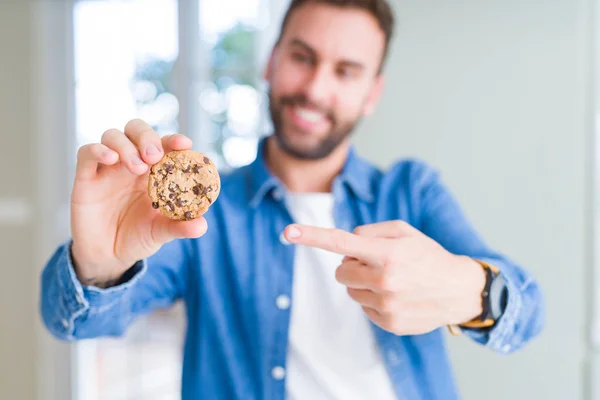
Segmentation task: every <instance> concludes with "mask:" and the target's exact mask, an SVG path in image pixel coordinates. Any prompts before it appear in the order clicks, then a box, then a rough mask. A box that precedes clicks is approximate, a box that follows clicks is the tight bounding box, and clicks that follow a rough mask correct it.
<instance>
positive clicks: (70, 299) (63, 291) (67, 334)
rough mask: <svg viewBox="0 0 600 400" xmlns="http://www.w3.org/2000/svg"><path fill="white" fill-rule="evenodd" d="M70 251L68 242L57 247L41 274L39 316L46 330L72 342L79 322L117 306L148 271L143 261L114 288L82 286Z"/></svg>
mask: <svg viewBox="0 0 600 400" xmlns="http://www.w3.org/2000/svg"><path fill="white" fill-rule="evenodd" d="M70 248H71V242H70V241H69V242H67V243H65V244H63V245H62V246H60V247H59V248H58V250H57V251H56V253H55V255H54V256H53V257H52V259H51V260H50V262H49V263H48V265H47V267H46V269H45V271H44V273H43V274H42V288H43V290H42V300H41V313H42V317H43V320H44V323H45V324H46V326H47V328H48V329H49V331H50V332H51V333H52V334H53V335H54V336H56V337H57V338H59V339H62V340H73V339H75V337H76V336H77V335H76V334H75V332H76V330H77V322H78V320H79V319H85V318H87V317H89V316H90V315H92V314H95V313H101V312H106V311H107V310H110V309H111V307H113V306H114V305H116V304H118V303H119V301H120V299H121V297H122V296H123V294H124V293H126V292H127V290H128V289H129V288H130V287H131V286H133V285H135V283H136V282H137V281H138V280H139V279H140V278H141V277H142V276H143V275H144V274H145V272H146V269H147V264H146V261H145V260H143V261H139V262H138V263H136V264H135V265H134V266H133V267H132V268H131V269H130V270H128V271H127V273H126V274H125V275H124V278H125V279H122V280H121V281H122V283H120V284H119V285H117V286H114V287H110V288H107V289H101V288H98V287H94V286H83V285H82V284H81V282H79V280H78V279H77V275H76V273H75V269H74V267H73V260H72V258H71V251H70Z"/></svg>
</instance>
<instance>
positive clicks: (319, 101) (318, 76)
mask: <svg viewBox="0 0 600 400" xmlns="http://www.w3.org/2000/svg"><path fill="white" fill-rule="evenodd" d="M333 84H334V79H333V78H332V77H331V76H330V74H329V72H328V71H327V69H326V68H324V67H323V66H319V67H317V68H315V69H314V71H313V73H312V74H311V75H310V76H309V78H308V79H307V81H306V82H305V85H304V94H305V96H306V98H307V100H309V101H310V102H311V103H313V104H316V105H318V106H320V107H329V106H331V101H332V98H333Z"/></svg>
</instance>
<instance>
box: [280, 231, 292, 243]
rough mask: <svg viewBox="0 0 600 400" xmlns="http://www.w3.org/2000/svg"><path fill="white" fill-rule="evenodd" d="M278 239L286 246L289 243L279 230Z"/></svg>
mask: <svg viewBox="0 0 600 400" xmlns="http://www.w3.org/2000/svg"><path fill="white" fill-rule="evenodd" d="M279 241H280V242H281V244H285V245H286V246H287V245H288V244H290V242H289V241H288V240H287V239H286V238H285V236H284V234H283V232H281V235H279Z"/></svg>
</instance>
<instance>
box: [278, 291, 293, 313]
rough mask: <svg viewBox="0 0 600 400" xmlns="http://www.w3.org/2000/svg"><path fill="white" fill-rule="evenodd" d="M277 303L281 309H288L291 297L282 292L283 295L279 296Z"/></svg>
mask: <svg viewBox="0 0 600 400" xmlns="http://www.w3.org/2000/svg"><path fill="white" fill-rule="evenodd" d="M275 304H277V308H279V309H280V310H287V309H288V308H290V298H289V297H288V296H286V295H285V294H282V295H281V296H277V299H276V300H275Z"/></svg>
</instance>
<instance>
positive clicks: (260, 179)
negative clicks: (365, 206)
mask: <svg viewBox="0 0 600 400" xmlns="http://www.w3.org/2000/svg"><path fill="white" fill-rule="evenodd" d="M266 141H267V138H266V137H263V138H261V139H260V140H259V143H258V151H257V155H256V159H255V160H254V161H253V162H252V163H251V164H250V165H249V169H250V206H251V207H252V208H256V207H257V206H258V205H259V204H260V202H261V201H262V200H263V198H264V197H265V196H266V195H267V194H269V193H270V192H271V190H273V189H279V190H284V185H283V183H282V182H281V181H280V180H279V178H277V177H276V176H275V175H273V174H272V173H271V171H269V169H268V168H267V164H266V160H265V150H266ZM376 172H377V169H376V168H375V167H374V166H373V165H371V164H370V163H369V162H367V161H366V160H363V159H362V158H361V157H359V156H358V154H357V153H356V149H355V148H354V146H351V147H350V150H349V152H348V157H347V158H346V162H345V163H344V167H343V168H342V171H341V172H340V174H339V175H338V176H337V177H336V180H338V181H340V182H341V183H342V184H345V185H346V186H348V187H349V188H350V190H352V191H353V192H354V194H356V196H358V197H359V198H360V199H361V200H363V201H365V202H373V200H374V189H373V184H372V182H373V176H374V174H375V173H376Z"/></svg>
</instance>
